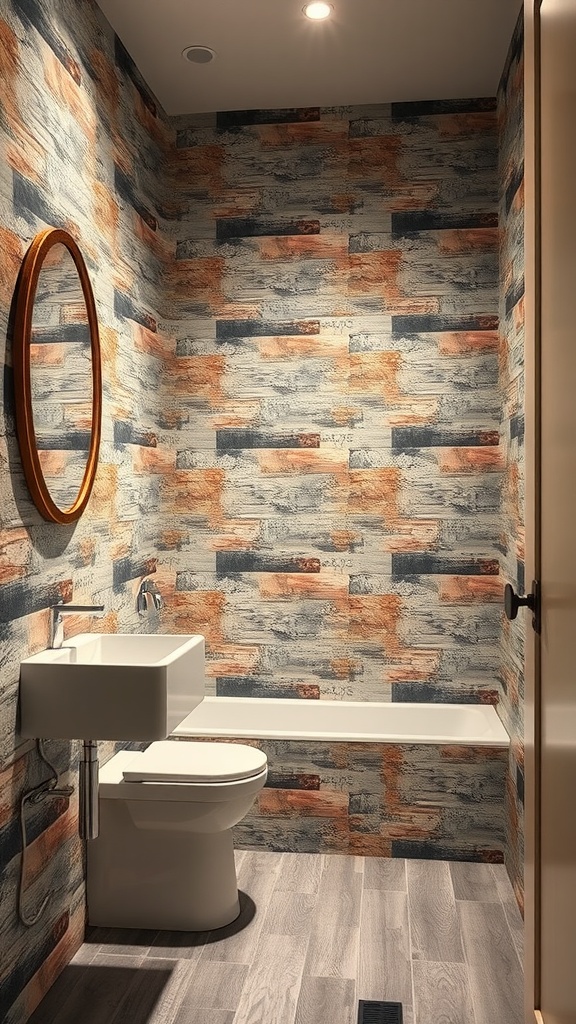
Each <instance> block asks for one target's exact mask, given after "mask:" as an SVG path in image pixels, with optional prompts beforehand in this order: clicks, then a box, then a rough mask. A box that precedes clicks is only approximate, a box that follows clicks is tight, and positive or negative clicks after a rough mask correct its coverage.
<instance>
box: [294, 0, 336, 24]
mask: <svg viewBox="0 0 576 1024" xmlns="http://www.w3.org/2000/svg"><path fill="white" fill-rule="evenodd" d="M302 10H303V11H304V14H305V15H306V17H307V18H310V20H311V21H324V18H329V17H330V15H331V14H332V11H333V10H334V8H333V7H332V4H326V3H324V2H323V0H314V2H313V3H310V4H306V5H305V6H304V7H303V8H302Z"/></svg>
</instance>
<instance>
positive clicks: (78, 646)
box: [20, 633, 204, 740]
mask: <svg viewBox="0 0 576 1024" xmlns="http://www.w3.org/2000/svg"><path fill="white" fill-rule="evenodd" d="M203 698H204V637H203V636H200V635H199V634H195V635H189V636H165V635H159V636H155V635H148V634H133V633H110V634H108V633H81V634H80V635H79V636H75V637H73V638H72V639H71V640H67V641H66V642H65V643H64V644H63V646H62V647H60V648H58V649H55V650H53V649H51V648H50V649H48V650H46V651H41V652H40V654H34V655H33V656H32V657H31V658H26V660H25V661H22V662H21V663H20V733H21V735H22V736H25V737H40V738H42V739H44V738H45V739H80V740H84V739H92V740H158V739H166V737H167V736H169V735H170V733H171V732H172V731H173V730H174V729H175V728H176V726H177V725H179V724H180V722H182V721H183V719H184V718H186V716H187V715H189V714H190V712H191V711H193V709H194V708H195V707H196V706H197V705H198V704H199V703H200V701H201V700H203Z"/></svg>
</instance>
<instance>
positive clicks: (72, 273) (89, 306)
mask: <svg viewBox="0 0 576 1024" xmlns="http://www.w3.org/2000/svg"><path fill="white" fill-rule="evenodd" d="M14 387H15V398H16V427H17V431H18V442H19V445H20V452H21V455H22V463H23V466H24V473H25V476H26V481H27V483H28V486H29V488H30V493H31V494H32V498H33V499H34V503H35V504H36V507H37V508H38V510H39V511H40V512H41V513H42V515H43V516H44V518H45V519H48V520H50V521H51V522H55V523H71V522H73V521H74V520H75V519H78V518H79V516H81V515H82V512H83V511H84V509H85V507H86V504H87V502H88V499H89V497H90V492H91V490H92V485H93V483H94V476H95V474H96V466H97V462H98V450H99V446H100V421H101V408H102V379H101V368H100V344H99V339H98V322H97V317H96V307H95V304H94V296H93V294H92V288H91V286H90V281H89V278H88V272H87V270H86V265H85V263H84V260H83V259H82V254H81V252H80V250H79V248H78V246H77V245H76V243H75V241H74V239H73V238H72V237H71V235H69V234H68V232H66V231H61V230H59V229H56V228H48V229H47V230H45V231H42V232H40V233H39V234H38V235H36V238H35V239H34V241H33V242H32V245H31V246H30V248H29V249H28V252H27V253H26V256H25V257H24V262H23V264H22V269H21V272H20V277H19V281H18V289H17V294H16V309H15V322H14Z"/></svg>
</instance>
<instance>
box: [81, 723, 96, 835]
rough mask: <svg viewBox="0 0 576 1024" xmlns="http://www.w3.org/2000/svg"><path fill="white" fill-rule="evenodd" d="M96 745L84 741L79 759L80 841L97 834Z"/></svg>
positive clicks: (89, 741)
mask: <svg viewBox="0 0 576 1024" xmlns="http://www.w3.org/2000/svg"><path fill="white" fill-rule="evenodd" d="M99 768H100V766H99V764H98V743H97V741H96V740H84V743H83V745H82V756H81V758H80V773H79V779H78V788H79V795H80V808H79V828H80V837H81V839H97V838H98V832H99V825H100V820H99V813H98V773H99Z"/></svg>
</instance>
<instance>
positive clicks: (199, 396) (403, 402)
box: [158, 99, 505, 702]
mask: <svg viewBox="0 0 576 1024" xmlns="http://www.w3.org/2000/svg"><path fill="white" fill-rule="evenodd" d="M177 125H178V133H177V146H178V148H177V159H176V162H175V166H174V179H173V189H172V192H173V194H174V196H175V197H176V199H177V200H178V202H179V204H180V210H179V214H178V217H177V219H176V220H175V222H174V223H173V224H172V225H171V230H172V233H173V237H174V241H175V247H176V248H175V255H176V260H175V262H174V263H173V265H172V266H171V268H170V271H169V276H168V282H167V306H166V315H167V322H166V323H165V324H164V325H163V328H164V333H165V334H166V335H167V336H168V335H172V336H173V349H172V351H171V352H170V354H169V357H168V362H167V371H166V376H165V389H164V399H163V400H164V413H163V415H164V418H165V423H166V430H167V433H166V436H165V437H163V438H162V444H163V445H164V450H165V452H166V459H165V462H164V464H162V465H161V467H160V469H161V471H162V484H161V495H162V508H163V530H162V532H161V534H160V543H159V559H160V569H161V573H162V575H163V582H164V586H165V588H166V590H167V591H168V592H169V595H170V596H169V600H168V609H167V614H166V620H167V622H168V623H169V625H170V628H171V629H173V630H175V631H179V630H183V629H190V628H195V629H196V628H197V629H198V630H200V631H201V632H203V633H205V634H206V638H207V650H208V658H209V673H210V676H211V679H212V689H213V691H214V692H216V693H218V694H223V695H239V696H245V695H246V696H248V695H250V696H262V695H264V696H278V697H304V698H312V699H315V698H329V699H330V698H332V699H350V698H352V699H357V700H385V701H390V700H400V701H406V700H407V701H488V702H492V701H493V702H495V701H496V699H497V694H498V669H499V650H498V648H499V638H500V601H501V580H500V577H499V551H498V533H499V515H500V503H501V487H502V481H503V477H504V468H505V467H504V459H503V452H502V449H501V447H500V443H499V424H500V399H499V394H498V204H497V192H498V187H497V141H498V138H497V114H496V100H495V99H479V100H466V101H450V102H438V103H408V104H393V105H392V106H390V105H380V106H372V107H366V108H362V107H355V108H354V107H353V108H349V107H348V108H338V109H314V108H313V109H306V110H259V111H248V112H246V111H235V112H233V113H220V114H215V115H202V116H200V117H198V118H196V119H195V118H188V119H179V120H178V121H177ZM158 455H159V449H158Z"/></svg>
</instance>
